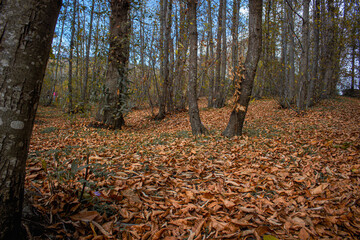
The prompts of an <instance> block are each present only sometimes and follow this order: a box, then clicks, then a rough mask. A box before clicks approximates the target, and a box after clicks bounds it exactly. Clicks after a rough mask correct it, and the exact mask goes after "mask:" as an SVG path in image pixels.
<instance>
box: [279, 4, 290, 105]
mask: <svg viewBox="0 0 360 240" xmlns="http://www.w3.org/2000/svg"><path fill="white" fill-rule="evenodd" d="M287 12H288V7H287V2H286V0H283V19H282V23H281V24H282V29H281V30H282V33H281V68H282V71H281V74H280V81H279V82H280V83H281V86H279V91H280V105H281V107H284V108H286V107H289V106H288V96H287V93H288V87H289V86H288V75H287V65H288V34H289V27H288V13H287Z"/></svg>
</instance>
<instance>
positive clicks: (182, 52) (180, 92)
mask: <svg viewBox="0 0 360 240" xmlns="http://www.w3.org/2000/svg"><path fill="white" fill-rule="evenodd" d="M179 4H180V23H179V27H180V29H179V35H180V36H179V43H178V46H177V54H178V64H177V68H176V69H177V70H176V73H177V74H176V78H175V81H174V82H175V83H176V88H175V89H174V92H175V105H176V109H177V110H179V111H183V110H185V109H186V94H185V93H186V88H185V63H186V52H187V50H188V45H189V44H188V36H187V34H188V24H187V23H188V21H187V18H186V17H187V15H186V11H187V10H186V6H185V3H184V2H182V1H180V2H179Z"/></svg>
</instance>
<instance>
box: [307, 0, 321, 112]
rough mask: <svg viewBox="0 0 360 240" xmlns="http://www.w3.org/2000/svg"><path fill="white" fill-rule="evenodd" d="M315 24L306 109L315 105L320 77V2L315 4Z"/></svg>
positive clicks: (316, 0) (316, 1)
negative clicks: (317, 81) (315, 89)
mask: <svg viewBox="0 0 360 240" xmlns="http://www.w3.org/2000/svg"><path fill="white" fill-rule="evenodd" d="M313 18H314V23H313V32H314V34H313V42H314V50H313V60H312V68H311V78H310V83H309V85H308V89H307V97H306V108H308V107H310V106H311V105H312V104H313V103H314V88H315V81H316V80H317V77H318V66H319V51H320V0H315V2H314V17H313Z"/></svg>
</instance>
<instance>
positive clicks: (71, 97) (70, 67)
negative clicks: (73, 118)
mask: <svg viewBox="0 0 360 240" xmlns="http://www.w3.org/2000/svg"><path fill="white" fill-rule="evenodd" d="M76 5H77V0H74V2H73V13H72V14H73V15H72V20H71V36H70V53H69V79H68V99H69V106H68V108H69V109H68V112H69V113H72V112H73V86H72V78H73V51H74V38H75V20H76V8H77V7H76ZM77 65H78V64H77Z"/></svg>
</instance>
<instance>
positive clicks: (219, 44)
mask: <svg viewBox="0 0 360 240" xmlns="http://www.w3.org/2000/svg"><path fill="white" fill-rule="evenodd" d="M224 1H225V0H220V5H219V15H218V29H217V36H216V38H217V39H216V66H215V86H214V88H215V89H214V92H215V94H214V95H215V99H214V106H213V107H217V106H216V104H217V99H219V98H220V95H221V92H220V87H221V80H222V76H221V60H222V58H221V56H222V54H221V53H222V22H223V21H222V19H223V13H224V12H223V11H222V9H223V8H224V7H225V6H224Z"/></svg>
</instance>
